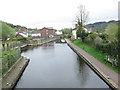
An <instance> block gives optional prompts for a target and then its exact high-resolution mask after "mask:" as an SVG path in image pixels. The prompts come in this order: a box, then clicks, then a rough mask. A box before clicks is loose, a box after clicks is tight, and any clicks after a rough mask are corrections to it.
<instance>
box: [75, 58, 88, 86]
mask: <svg viewBox="0 0 120 90" xmlns="http://www.w3.org/2000/svg"><path fill="white" fill-rule="evenodd" d="M77 63H78V65H79V72H78V77H79V78H80V83H81V84H82V85H85V84H86V82H87V79H89V71H88V69H89V68H88V67H87V65H86V64H85V62H84V61H83V60H82V59H81V58H80V57H79V56H78V57H77Z"/></svg>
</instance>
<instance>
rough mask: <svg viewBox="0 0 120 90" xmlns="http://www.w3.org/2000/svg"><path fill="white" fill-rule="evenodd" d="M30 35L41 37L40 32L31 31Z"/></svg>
mask: <svg viewBox="0 0 120 90" xmlns="http://www.w3.org/2000/svg"><path fill="white" fill-rule="evenodd" d="M28 34H29V35H31V36H32V37H40V36H41V34H40V31H29V32H28Z"/></svg>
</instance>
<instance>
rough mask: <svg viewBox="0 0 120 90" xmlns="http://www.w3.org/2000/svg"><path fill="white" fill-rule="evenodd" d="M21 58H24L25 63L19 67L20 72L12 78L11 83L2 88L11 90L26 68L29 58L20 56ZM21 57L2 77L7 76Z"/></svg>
mask: <svg viewBox="0 0 120 90" xmlns="http://www.w3.org/2000/svg"><path fill="white" fill-rule="evenodd" d="M21 57H22V58H21V59H24V60H26V62H25V64H24V65H23V66H22V67H21V70H20V72H19V73H18V74H17V76H16V77H15V79H14V80H13V82H12V83H11V85H10V86H8V87H7V88H6V87H2V89H3V90H4V89H7V90H13V89H14V87H15V86H16V84H17V82H18V81H19V79H20V77H21V75H22V74H23V72H24V70H25V69H26V67H27V65H28V63H29V61H30V60H29V59H27V58H26V57H23V56H21ZM21 59H19V60H18V61H17V62H16V63H15V64H14V65H13V66H12V67H11V68H10V69H9V71H8V72H7V73H6V74H5V75H4V77H3V78H2V79H4V78H5V77H7V75H8V74H9V72H11V71H12V70H13V69H14V68H15V67H16V66H17V64H18V63H19V62H20V61H21Z"/></svg>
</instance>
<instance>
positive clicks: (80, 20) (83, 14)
mask: <svg viewBox="0 0 120 90" xmlns="http://www.w3.org/2000/svg"><path fill="white" fill-rule="evenodd" d="M87 18H88V12H87V11H86V9H85V6H83V5H80V6H79V7H78V13H77V15H76V22H77V37H81V39H82V41H83V42H84V39H85V37H86V36H87V34H86V32H85V30H84V27H85V23H86V21H87Z"/></svg>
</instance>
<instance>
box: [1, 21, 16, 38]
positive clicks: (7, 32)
mask: <svg viewBox="0 0 120 90" xmlns="http://www.w3.org/2000/svg"><path fill="white" fill-rule="evenodd" d="M14 35H15V29H14V28H12V27H10V26H9V25H7V24H6V23H4V22H0V38H2V39H3V40H5V39H7V38H10V37H13V36H14Z"/></svg>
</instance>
